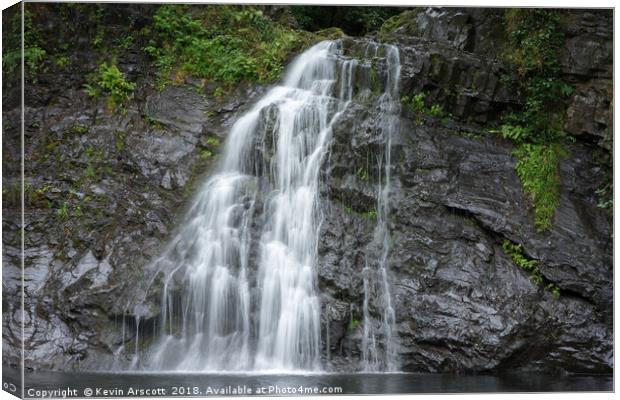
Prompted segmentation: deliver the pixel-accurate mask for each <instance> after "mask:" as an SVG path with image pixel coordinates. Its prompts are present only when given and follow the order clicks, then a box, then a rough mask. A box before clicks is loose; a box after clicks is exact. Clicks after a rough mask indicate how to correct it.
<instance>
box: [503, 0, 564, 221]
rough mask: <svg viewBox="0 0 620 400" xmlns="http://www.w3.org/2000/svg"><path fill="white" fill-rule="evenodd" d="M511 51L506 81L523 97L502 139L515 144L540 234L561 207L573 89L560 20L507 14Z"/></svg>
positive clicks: (539, 13) (528, 12)
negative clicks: (563, 59)
mask: <svg viewBox="0 0 620 400" xmlns="http://www.w3.org/2000/svg"><path fill="white" fill-rule="evenodd" d="M505 17H506V29H507V33H508V35H509V46H508V48H507V51H506V53H505V55H504V57H505V59H506V61H507V62H508V64H509V65H511V66H512V67H513V69H514V75H515V76H513V77H510V79H505V80H504V81H509V82H510V83H511V85H513V86H514V89H515V90H517V91H519V92H520V93H522V94H523V95H524V98H525V102H524V105H523V107H522V109H521V110H518V111H515V112H510V113H507V114H505V115H504V116H503V124H502V126H501V128H500V132H501V135H502V136H503V137H505V138H507V139H510V140H512V141H514V142H515V143H516V144H518V145H519V147H518V148H517V150H516V151H515V153H514V154H515V156H516V157H517V159H518V160H517V164H516V171H517V175H518V176H519V178H520V180H521V183H522V184H523V188H524V190H525V192H526V193H527V194H528V195H529V197H530V198H531V199H532V201H533V203H534V207H535V215H536V218H535V224H536V227H537V229H538V230H539V231H544V230H547V229H549V228H550V227H551V221H552V218H553V215H554V213H555V210H556V207H557V205H558V204H559V196H560V176H559V173H558V169H559V159H560V155H561V154H562V150H561V147H560V145H559V144H558V143H559V142H560V141H561V140H562V139H563V138H564V137H565V133H564V131H563V114H564V102H565V99H566V98H567V97H568V96H570V95H571V93H572V90H573V89H572V86H570V85H569V84H568V83H566V82H565V81H564V80H563V78H562V71H561V66H560V62H559V51H560V48H561V46H562V44H563V42H564V34H563V29H562V26H561V15H560V12H559V11H558V10H552V9H524V8H518V9H508V10H506V14H505Z"/></svg>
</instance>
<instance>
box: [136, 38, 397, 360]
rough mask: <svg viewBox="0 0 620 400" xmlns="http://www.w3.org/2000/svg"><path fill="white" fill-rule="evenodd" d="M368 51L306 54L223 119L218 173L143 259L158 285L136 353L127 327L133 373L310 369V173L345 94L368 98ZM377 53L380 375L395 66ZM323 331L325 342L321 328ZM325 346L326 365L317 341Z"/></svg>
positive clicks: (334, 44) (313, 288)
mask: <svg viewBox="0 0 620 400" xmlns="http://www.w3.org/2000/svg"><path fill="white" fill-rule="evenodd" d="M370 47H371V49H370V50H369V48H368V46H367V47H365V48H364V54H363V55H362V56H361V59H359V60H358V59H355V58H352V57H348V56H345V54H344V50H343V43H342V42H341V41H325V42H321V43H319V44H317V45H315V46H313V47H311V48H310V49H308V50H307V51H305V52H304V53H303V54H301V55H300V56H298V57H297V58H296V59H295V61H294V62H293V63H292V64H291V66H290V67H289V68H288V70H287V73H286V76H285V79H284V81H283V83H282V84H281V85H279V86H275V87H273V88H272V89H271V90H269V91H268V92H267V94H266V95H264V96H263V97H262V98H261V99H260V100H259V101H258V102H257V103H256V104H255V105H254V106H253V107H252V108H251V109H250V110H249V111H247V112H246V113H245V114H244V115H243V116H241V117H240V118H239V119H238V120H237V121H236V122H235V124H234V125H233V127H232V128H231V131H230V133H229V135H228V138H227V140H226V143H225V147H224V151H223V154H222V157H221V160H220V163H219V165H218V168H217V169H216V171H215V173H214V174H213V175H212V176H211V177H210V178H209V179H208V180H207V181H206V182H205V183H204V184H203V185H202V187H201V188H200V189H199V190H198V192H197V194H196V195H195V198H194V199H193V202H192V204H191V206H190V208H189V210H188V212H187V214H186V216H185V218H184V220H183V222H182V223H181V224H180V226H179V228H178V230H177V233H176V235H175V236H174V238H173V239H172V240H171V241H170V242H169V244H168V245H167V247H166V248H165V250H164V251H163V252H162V254H161V255H160V257H159V258H157V259H156V260H155V261H154V262H153V264H152V269H151V270H152V271H154V272H153V276H154V278H153V279H155V277H160V278H163V279H162V281H161V284H160V283H157V284H152V285H151V287H152V288H157V287H159V288H160V289H159V290H161V294H160V295H159V296H160V298H161V302H160V304H161V313H160V316H159V321H158V323H157V326H156V335H155V338H154V339H153V342H152V343H151V344H150V345H149V346H148V349H146V350H142V351H141V350H140V349H139V348H138V347H139V344H142V343H144V342H145V339H141V340H140V342H139V341H138V333H137V332H136V343H135V354H134V355H133V357H132V360H133V362H132V368H133V369H138V368H139V369H147V370H158V371H162V370H174V371H202V372H208V371H211V372H223V371H250V370H251V371H260V372H277V371H291V370H302V371H303V370H320V369H322V365H321V354H322V348H323V347H322V343H321V332H322V327H321V304H320V298H319V295H320V293H319V289H318V283H317V264H318V235H319V231H320V226H321V222H322V212H321V208H320V201H319V200H320V199H319V188H320V183H321V182H320V176H321V174H320V173H321V166H322V165H323V164H324V159H325V156H326V154H327V153H328V150H329V144H330V141H331V134H332V126H333V124H334V122H335V121H336V120H337V119H338V117H339V116H340V115H341V114H342V113H343V111H345V110H346V109H347V107H348V105H349V104H350V103H351V101H353V100H354V99H359V100H360V101H364V102H368V101H369V100H370V99H371V98H372V97H371V95H372V93H373V92H374V90H376V89H377V86H378V85H379V84H378V83H377V82H374V83H372V85H374V86H373V87H371V85H369V80H372V79H371V78H369V76H372V75H371V73H372V72H374V74H375V78H376V71H371V68H374V64H373V63H375V62H376V60H377V59H378V57H377V52H378V48H379V45H377V44H371V46H370ZM381 48H382V49H386V50H387V51H386V56H385V62H386V67H387V77H386V79H385V82H383V83H382V84H381V86H382V87H385V89H384V90H383V92H384V93H383V94H382V95H381V96H379V97H378V99H376V102H375V103H376V107H378V111H379V119H378V127H380V129H381V132H378V134H382V135H385V136H386V137H387V142H386V151H385V155H384V158H385V160H384V163H385V165H384V167H383V168H382V170H383V171H384V172H382V177H381V183H380V185H379V186H380V187H381V192H380V195H379V196H378V197H379V200H378V224H377V228H376V229H375V237H376V238H377V239H376V241H382V252H381V258H380V260H378V263H371V264H369V265H372V266H373V268H374V269H375V272H376V274H374V275H376V277H373V278H372V285H375V286H376V281H377V279H376V278H377V277H380V280H379V281H380V282H381V284H382V285H380V288H379V289H380V290H378V291H377V293H379V294H380V296H381V299H380V302H381V303H382V304H383V306H382V308H381V309H382V312H383V313H384V314H385V316H384V318H383V322H382V325H383V326H384V328H383V329H384V330H385V332H384V335H383V336H384V337H385V338H386V340H387V341H386V342H385V343H384V347H385V350H384V354H385V357H387V359H389V360H390V361H389V362H387V364H386V367H385V369H390V370H391V369H393V368H394V365H395V364H394V362H393V361H392V360H393V359H394V357H393V356H392V353H393V348H394V343H393V341H392V336H394V335H393V331H394V329H393V325H394V313H393V310H392V308H391V302H390V300H389V299H390V290H389V283H388V266H387V256H388V253H389V232H388V228H387V220H388V208H389V207H388V197H389V192H390V187H389V182H390V154H389V152H390V141H391V136H392V133H393V132H392V130H393V129H395V126H396V125H395V122H394V121H395V118H396V120H397V114H396V115H394V114H395V110H397V107H398V106H397V103H398V100H397V96H398V80H399V73H398V69H399V68H400V66H399V63H398V51H397V50H396V49H395V48H393V47H390V46H381ZM375 81H376V79H375ZM371 89H372V90H371ZM375 93H376V92H375ZM375 264H376V265H375ZM375 267H376V268H375ZM369 279H370V278H369ZM367 283H368V284H371V283H370V280H369V281H368V282H367V281H366V278H365V283H364V286H365V290H364V293H365V296H366V297H367V296H370V292H369V291H368V290H366V289H367V288H366V285H367ZM152 291H155V292H156V289H153V290H152ZM375 301H377V300H376V299H375ZM367 303H368V299H366V300H365V301H364V329H365V331H366V329H367V328H368V327H370V324H369V323H368V321H367V320H368V319H369V317H368V315H367V314H368V305H367ZM390 310H391V311H390ZM138 324H140V322H139V320H137V321H136V325H138ZM325 329H326V334H327V335H329V325H326V326H325ZM375 335H376V332H375V330H374V329H369V331H368V334H366V333H365V334H364V338H365V339H364V340H371V341H372V343H373V344H372V346H373V347H375V346H376V340H375ZM142 345H143V346H146V345H145V344H142ZM325 348H326V353H327V354H325V355H324V356H325V359H327V360H329V358H330V355H329V341H328V339H326V347H325ZM377 357H378V356H377ZM374 364H375V365H378V364H379V363H378V362H374Z"/></svg>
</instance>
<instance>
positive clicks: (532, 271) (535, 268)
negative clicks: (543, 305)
mask: <svg viewBox="0 0 620 400" xmlns="http://www.w3.org/2000/svg"><path fill="white" fill-rule="evenodd" d="M502 248H503V249H504V252H505V253H506V255H508V256H509V257H510V258H511V259H512V261H513V262H514V263H515V264H516V265H517V266H518V267H520V268H521V269H523V270H524V271H526V272H527V273H528V275H529V276H530V277H531V279H532V281H533V282H534V283H535V284H536V285H543V284H544V283H545V282H547V281H546V279H545V277H544V276H543V274H542V272H541V271H540V268H539V265H540V263H539V261H538V260H533V259H529V258H527V257H526V256H525V254H524V250H523V246H522V245H520V244H516V243H513V242H511V241H510V240H508V239H506V240H504V242H503V243H502ZM545 289H547V290H549V291H550V292H551V294H552V295H553V297H554V298H558V297H560V288H559V287H558V286H557V285H555V284H554V283H552V282H547V284H546V286H545Z"/></svg>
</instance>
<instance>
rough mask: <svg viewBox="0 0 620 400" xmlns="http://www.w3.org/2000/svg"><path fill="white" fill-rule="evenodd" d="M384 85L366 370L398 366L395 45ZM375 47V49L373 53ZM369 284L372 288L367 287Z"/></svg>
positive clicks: (367, 278)
mask: <svg viewBox="0 0 620 400" xmlns="http://www.w3.org/2000/svg"><path fill="white" fill-rule="evenodd" d="M386 47H387V49H386V64H387V65H386V69H387V84H386V90H385V92H384V93H383V94H382V95H381V96H380V97H379V99H378V101H377V108H378V110H379V118H378V121H377V130H378V131H379V132H378V134H380V135H383V138H384V140H385V150H384V154H383V157H382V158H379V160H378V164H379V171H380V173H381V175H380V179H379V187H378V195H377V226H376V227H375V231H374V237H373V242H372V243H371V244H370V246H369V247H370V248H373V249H377V250H378V251H376V252H375V251H371V252H370V253H371V254H379V257H378V258H377V259H368V257H367V259H366V265H365V267H364V271H363V279H364V303H363V318H364V321H363V323H364V326H363V332H362V359H363V368H364V370H366V371H396V370H397V369H398V357H397V351H396V346H397V340H398V336H397V334H396V331H395V323H396V315H395V312H394V307H393V306H392V294H391V289H390V283H389V261H388V256H389V254H390V231H389V227H388V221H389V208H390V203H389V199H390V193H391V189H392V187H391V170H392V163H391V153H392V151H391V149H392V139H393V137H394V135H395V134H397V133H398V129H399V114H400V98H399V84H400V68H401V67H400V57H399V53H398V48H396V47H395V46H386ZM376 52H377V48H375V53H376ZM371 286H372V287H371ZM372 293H374V294H375V296H374V298H375V300H377V303H378V304H377V308H378V309H379V310H380V312H381V329H380V330H381V332H377V329H376V328H375V327H374V325H373V319H372V318H371V315H370V311H369V305H370V300H371V296H372ZM377 334H380V335H381V336H382V337H383V356H382V357H381V356H380V354H379V350H378V348H377V337H376V336H377Z"/></svg>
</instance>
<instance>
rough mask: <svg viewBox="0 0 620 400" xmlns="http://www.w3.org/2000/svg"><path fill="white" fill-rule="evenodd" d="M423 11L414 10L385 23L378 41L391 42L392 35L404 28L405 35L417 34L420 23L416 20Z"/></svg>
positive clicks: (378, 35)
mask: <svg viewBox="0 0 620 400" xmlns="http://www.w3.org/2000/svg"><path fill="white" fill-rule="evenodd" d="M421 10H422V8H414V9H410V10H407V11H405V12H403V13H401V14H398V15H394V16H393V17H390V18H389V19H388V20H386V21H385V22H384V23H383V25H381V28H380V29H379V32H378V34H377V37H378V39H379V40H380V41H382V42H389V41H390V40H391V39H392V35H393V34H394V32H395V31H396V29H398V28H402V31H403V33H404V34H407V35H414V34H416V33H417V31H418V23H417V22H416V19H417V16H418V13H419V12H420V11H421Z"/></svg>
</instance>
